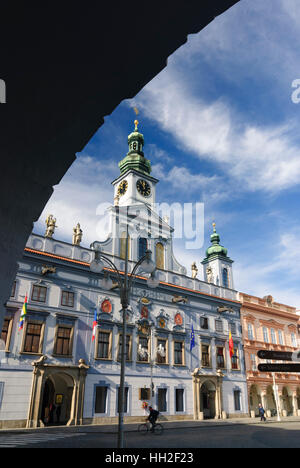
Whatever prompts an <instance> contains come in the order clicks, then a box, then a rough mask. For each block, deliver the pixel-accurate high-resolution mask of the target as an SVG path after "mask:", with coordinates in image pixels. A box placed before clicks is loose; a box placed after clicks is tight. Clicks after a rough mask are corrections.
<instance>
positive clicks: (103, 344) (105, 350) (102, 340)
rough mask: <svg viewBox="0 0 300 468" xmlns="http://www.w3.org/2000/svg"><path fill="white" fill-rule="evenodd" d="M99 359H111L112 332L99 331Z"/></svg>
mask: <svg viewBox="0 0 300 468" xmlns="http://www.w3.org/2000/svg"><path fill="white" fill-rule="evenodd" d="M97 345H98V346H97V359H111V332H110V331H99V332H98V343H97Z"/></svg>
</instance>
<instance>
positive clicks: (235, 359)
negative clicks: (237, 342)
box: [231, 348, 240, 370]
mask: <svg viewBox="0 0 300 468" xmlns="http://www.w3.org/2000/svg"><path fill="white" fill-rule="evenodd" d="M239 368H240V366H239V354H238V348H234V350H233V355H232V356H231V369H233V370H238V369H239Z"/></svg>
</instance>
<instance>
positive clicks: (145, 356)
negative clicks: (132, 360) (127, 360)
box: [138, 336, 149, 362]
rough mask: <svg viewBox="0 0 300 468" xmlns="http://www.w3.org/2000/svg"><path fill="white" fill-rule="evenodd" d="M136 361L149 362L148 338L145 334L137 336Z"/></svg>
mask: <svg viewBox="0 0 300 468" xmlns="http://www.w3.org/2000/svg"><path fill="white" fill-rule="evenodd" d="M138 361H139V362H149V340H148V338H147V336H140V337H139V347H138Z"/></svg>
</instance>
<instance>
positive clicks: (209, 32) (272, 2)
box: [35, 0, 300, 308]
mask: <svg viewBox="0 0 300 468" xmlns="http://www.w3.org/2000/svg"><path fill="white" fill-rule="evenodd" d="M298 10H299V2H298V1H297V0H264V1H263V2H262V1H261V0H242V1H241V2H240V3H239V4H237V5H236V6H234V7H233V8H231V9H230V10H228V11H227V12H226V13H225V14H224V15H222V16H220V17H219V18H217V19H215V21H213V22H212V23H211V24H210V25H208V26H207V27H206V28H205V29H204V30H203V31H201V32H200V33H199V34H197V35H192V36H190V37H189V40H188V43H187V44H185V45H184V46H183V47H181V48H180V49H179V50H178V51H177V52H175V53H174V54H173V55H172V57H170V59H169V62H168V66H167V67H166V69H165V70H164V71H162V72H161V73H160V74H159V75H158V76H157V77H156V78H155V79H154V80H153V81H152V82H151V83H149V84H148V85H147V86H146V87H145V88H144V89H143V90H142V91H141V92H140V93H139V95H138V96H136V97H135V99H133V100H130V101H125V102H123V103H122V104H121V105H120V106H119V107H118V108H117V109H116V110H115V111H114V112H113V114H112V115H111V116H108V117H106V119H105V125H104V126H102V127H101V128H100V129H99V131H98V132H97V134H96V135H95V136H94V138H93V139H92V140H91V141H90V143H89V144H88V145H87V146H86V148H85V149H84V151H83V152H82V153H81V154H78V159H77V161H76V162H75V163H74V165H73V166H72V168H71V169H70V170H69V172H68V174H67V175H66V176H65V177H64V179H63V181H62V182H61V184H60V185H59V186H58V187H56V189H55V193H54V195H53V197H52V199H51V200H50V202H49V203H48V205H47V207H46V209H45V211H44V212H43V214H42V216H41V219H40V221H39V222H38V223H36V226H35V232H38V233H44V221H45V218H46V215H47V214H49V213H52V214H54V215H55V216H56V217H57V223H58V227H59V229H58V231H57V234H56V237H57V238H60V239H62V240H67V241H71V238H72V228H73V227H74V226H75V225H76V224H77V222H80V223H81V225H82V229H83V231H84V242H83V245H87V246H89V244H90V243H91V242H92V241H93V240H95V239H97V238H98V237H99V235H100V231H101V225H100V224H99V219H98V218H97V215H96V210H97V206H98V204H99V203H101V202H103V201H106V202H112V200H113V191H112V187H111V185H110V183H111V181H112V180H113V179H114V178H116V177H117V176H118V175H119V170H118V162H119V161H120V160H121V159H122V158H123V157H124V156H125V155H126V153H127V151H128V147H127V136H128V134H129V133H130V132H131V131H133V128H134V126H133V121H134V120H135V118H136V116H135V114H134V111H133V108H134V107H135V106H136V107H137V108H138V109H139V111H140V115H139V117H138V119H139V121H140V131H141V132H142V133H143V134H144V136H145V141H146V145H145V156H146V157H148V158H149V159H150V160H151V162H152V167H153V175H154V176H155V177H157V178H158V179H159V180H160V183H159V185H158V191H157V201H160V202H163V201H165V202H170V203H171V202H174V201H179V202H181V203H188V202H193V203H196V202H204V203H205V245H204V246H203V247H202V248H201V249H199V250H191V251H186V250H185V249H184V244H183V242H181V241H180V240H176V241H175V249H174V250H175V254H176V257H177V259H178V260H179V261H180V262H181V263H183V264H184V265H185V266H186V267H187V268H188V271H190V265H191V264H192V262H193V261H196V262H197V263H198V264H199V266H201V265H200V262H201V260H202V259H203V258H204V256H205V249H206V248H207V247H208V246H209V236H210V234H211V230H212V228H211V223H212V222H213V221H214V220H215V221H216V223H217V230H218V232H219V234H220V236H221V243H222V244H223V245H224V246H225V247H227V248H228V253H229V256H230V257H231V258H232V259H233V260H234V261H235V263H234V277H235V287H236V289H238V290H240V291H243V292H247V293H250V294H254V295H257V296H264V295H267V294H271V295H272V296H273V297H274V299H275V301H277V302H282V303H286V304H289V305H294V306H296V307H297V308H300V291H299V280H300V273H299V268H298V264H299V262H300V216H299V194H300V186H299V180H300V132H299V120H300V104H295V103H293V102H292V99H291V95H292V92H293V89H292V82H293V81H294V80H295V79H298V78H300V67H299V51H298V49H299V46H298V44H299V42H300V15H299V11H298Z"/></svg>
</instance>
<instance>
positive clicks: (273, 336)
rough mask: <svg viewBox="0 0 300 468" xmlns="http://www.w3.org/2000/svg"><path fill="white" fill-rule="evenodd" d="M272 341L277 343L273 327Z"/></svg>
mask: <svg viewBox="0 0 300 468" xmlns="http://www.w3.org/2000/svg"><path fill="white" fill-rule="evenodd" d="M271 342H272V343H273V344H277V341H276V335H275V330H274V328H271Z"/></svg>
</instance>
